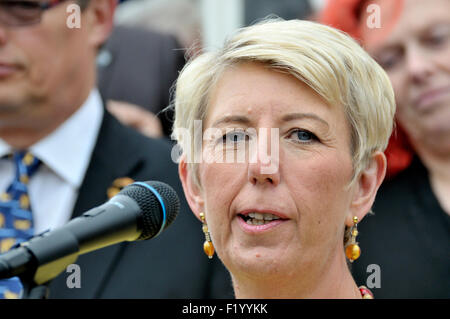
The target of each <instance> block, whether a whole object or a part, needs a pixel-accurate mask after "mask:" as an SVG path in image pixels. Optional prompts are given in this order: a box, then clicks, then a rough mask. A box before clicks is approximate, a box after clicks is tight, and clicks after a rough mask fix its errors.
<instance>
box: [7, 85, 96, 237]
mask: <svg viewBox="0 0 450 319" xmlns="http://www.w3.org/2000/svg"><path fill="white" fill-rule="evenodd" d="M103 112H104V110H103V106H102V99H101V97H100V94H99V92H98V90H97V89H94V90H92V92H91V93H90V95H89V97H88V98H87V100H86V101H85V103H84V104H83V105H82V106H81V108H79V109H78V110H77V111H76V112H75V113H74V114H73V115H72V116H71V117H70V118H69V119H67V120H66V121H65V122H64V123H63V124H61V125H60V126H59V127H58V128H57V129H56V130H55V131H54V132H52V133H51V134H50V135H48V136H46V137H45V138H44V139H42V140H40V141H39V142H37V143H36V144H34V145H33V146H31V147H30V148H29V149H28V151H30V152H31V153H32V154H33V155H34V156H36V157H37V158H39V159H40V160H41V161H42V163H41V165H40V166H39V169H38V171H37V172H36V173H35V174H34V175H33V176H32V177H31V179H30V182H29V185H28V193H29V196H30V204H31V209H32V212H33V221H34V230H35V234H39V233H41V232H43V231H45V230H47V229H54V228H56V227H60V226H62V225H64V224H65V223H66V222H67V221H68V220H69V219H70V217H71V215H72V210H73V208H74V205H75V202H76V199H77V197H78V191H79V188H80V186H81V183H82V182H83V179H84V175H85V174H86V170H87V168H88V165H89V162H90V158H91V155H92V151H93V150H94V146H95V143H96V141H97V136H98V133H99V130H100V126H101V122H102V118H103ZM12 151H13V149H12V147H11V146H9V145H8V144H7V143H6V142H5V141H3V140H2V139H0V158H1V157H3V156H4V155H6V154H10V153H12ZM14 174H15V168H14V164H13V163H12V161H11V159H8V158H4V159H1V160H0V192H5V191H6V190H7V188H8V186H9V185H10V184H11V182H12V180H13V178H14Z"/></svg>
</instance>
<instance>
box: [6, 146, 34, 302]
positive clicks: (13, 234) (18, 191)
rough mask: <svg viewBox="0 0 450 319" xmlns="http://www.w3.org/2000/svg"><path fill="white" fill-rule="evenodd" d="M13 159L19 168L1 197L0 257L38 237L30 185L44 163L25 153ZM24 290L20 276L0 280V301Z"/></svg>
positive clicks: (14, 156) (15, 155) (22, 152)
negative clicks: (15, 246)
mask: <svg viewBox="0 0 450 319" xmlns="http://www.w3.org/2000/svg"><path fill="white" fill-rule="evenodd" d="M13 160H14V165H15V167H16V174H15V177H14V180H13V181H12V183H11V185H10V186H9V187H8V189H7V190H6V192H5V193H3V194H1V195H0V254H1V253H5V252H7V251H8V250H9V249H10V248H11V247H12V246H14V245H16V244H19V243H21V242H24V241H27V240H28V239H29V238H30V237H32V236H33V235H34V227H33V215H32V213H31V206H30V199H29V196H28V186H27V185H28V181H29V179H30V177H31V176H32V175H33V174H34V173H35V172H36V171H37V169H38V167H39V164H40V161H39V160H38V159H37V158H35V157H33V155H31V153H28V152H25V151H21V152H16V153H14V154H13ZM21 291H22V284H21V282H20V280H19V278H18V277H13V278H10V279H4V280H0V299H5V298H6V299H12V298H19V296H20V294H21Z"/></svg>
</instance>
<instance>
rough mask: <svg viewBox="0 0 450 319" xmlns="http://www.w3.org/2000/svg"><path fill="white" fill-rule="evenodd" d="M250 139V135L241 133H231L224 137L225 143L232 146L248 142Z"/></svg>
mask: <svg viewBox="0 0 450 319" xmlns="http://www.w3.org/2000/svg"><path fill="white" fill-rule="evenodd" d="M248 139H249V136H248V134H246V133H245V132H239V131H234V132H229V133H227V134H225V135H224V136H222V141H223V143H231V144H235V143H239V142H242V141H247V140H248Z"/></svg>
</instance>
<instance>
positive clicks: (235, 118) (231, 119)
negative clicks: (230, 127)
mask: <svg viewBox="0 0 450 319" xmlns="http://www.w3.org/2000/svg"><path fill="white" fill-rule="evenodd" d="M229 123H239V124H249V123H250V120H249V118H248V117H245V116H242V115H228V116H224V117H222V118H219V119H218V120H216V121H215V122H214V123H213V124H212V127H216V126H218V125H219V124H229Z"/></svg>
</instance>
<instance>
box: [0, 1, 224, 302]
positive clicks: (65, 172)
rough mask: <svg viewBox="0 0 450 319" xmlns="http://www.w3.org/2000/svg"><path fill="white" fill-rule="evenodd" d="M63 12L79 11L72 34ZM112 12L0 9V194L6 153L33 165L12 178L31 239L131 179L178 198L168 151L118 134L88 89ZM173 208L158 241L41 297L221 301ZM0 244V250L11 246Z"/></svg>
mask: <svg viewBox="0 0 450 319" xmlns="http://www.w3.org/2000/svg"><path fill="white" fill-rule="evenodd" d="M72 4H78V5H80V7H81V20H80V22H81V24H80V26H81V28H75V29H71V28H70V27H68V25H67V24H66V22H67V19H68V15H69V14H68V13H67V8H68V7H67V6H68V5H72ZM115 6H116V0H95V1H89V0H78V1H65V0H59V1H36V2H23V1H2V2H0V158H1V160H0V192H2V191H4V192H5V194H7V193H8V191H9V190H10V187H11V186H9V187H8V185H9V184H10V183H11V180H14V178H15V177H14V176H15V174H14V171H15V167H14V164H15V162H14V163H13V161H11V158H7V157H6V156H7V155H8V154H17V151H21V152H24V151H26V152H29V153H30V154H32V155H30V156H32V157H33V158H37V159H38V160H39V162H40V166H39V167H38V169H37V171H36V173H35V174H34V175H33V176H32V177H30V179H29V180H27V179H25V180H23V179H22V177H21V178H20V183H22V184H23V186H24V187H25V189H26V190H27V191H28V195H29V201H30V203H29V204H30V205H31V206H30V205H28V208H29V209H30V211H31V208H32V217H33V220H32V224H31V225H32V229H33V232H34V233H40V232H42V231H44V230H47V229H54V228H56V227H59V226H62V225H63V224H64V223H66V222H67V221H68V220H69V219H70V218H73V217H76V216H79V215H80V214H81V213H82V212H84V211H86V210H89V209H90V208H92V207H94V206H97V205H100V204H102V203H103V202H105V201H106V200H107V199H108V196H107V194H108V192H109V193H110V194H114V193H115V192H116V191H117V189H119V188H120V187H121V186H123V185H125V184H127V183H129V182H130V181H132V180H150V179H152V180H160V181H163V182H166V183H168V184H170V185H172V186H173V187H174V189H175V190H176V191H177V193H178V194H182V191H181V188H180V185H179V184H178V176H177V173H176V169H175V166H174V163H172V161H171V158H170V144H167V143H166V142H163V141H161V140H153V139H148V138H146V137H144V136H142V135H140V134H139V133H137V132H136V131H134V130H132V129H130V128H127V127H125V126H123V125H121V124H120V123H119V122H118V121H117V120H116V119H115V118H114V117H113V116H111V114H109V113H108V112H107V111H106V110H105V108H104V102H103V101H102V98H101V96H100V94H99V92H98V90H97V89H96V84H95V83H96V70H95V60H96V55H97V52H98V48H99V47H100V46H101V45H102V43H103V42H104V41H105V39H106V38H107V37H108V35H109V33H110V30H111V28H112V21H113V14H114V10H115ZM15 158H16V156H15V155H14V159H15ZM25 162H26V161H25ZM19 166H20V164H19ZM16 177H17V176H16ZM5 198H7V196H6V197H5V196H3V197H2V199H3V200H4V199H5ZM181 202H182V205H181V207H182V208H181V211H180V214H179V216H178V218H177V220H176V221H175V222H174V225H172V226H171V227H170V228H169V229H168V230H167V231H165V232H164V233H162V234H161V235H160V236H159V237H158V238H156V239H153V240H151V241H144V242H138V243H122V244H119V245H114V246H111V247H108V248H105V249H102V250H99V251H96V252H92V253H89V254H86V255H83V256H81V257H80V258H79V259H78V260H77V264H78V265H79V266H80V269H81V278H80V279H81V288H69V287H68V285H67V277H68V275H69V274H67V273H62V274H61V275H60V276H59V277H57V278H56V279H55V280H53V281H52V283H51V284H50V297H56V298H204V297H223V296H225V297H226V296H229V295H228V294H229V293H230V291H231V289H230V284H229V280H228V278H227V275H226V273H225V271H224V270H223V268H222V266H221V264H220V263H218V261H215V262H213V263H207V258H206V257H205V256H204V255H203V252H202V242H203V238H202V233H201V226H200V225H199V224H198V223H197V222H196V221H195V220H194V218H191V216H190V215H191V214H187V213H186V210H187V205H186V203H185V201H184V199H182V200H181ZM30 207H31V208H30ZM13 217H14V216H6V217H5V216H3V217H2V218H3V220H8V219H11V218H13ZM14 225H16V224H14ZM17 225H21V227H22V226H23V223H21V224H17ZM28 226H30V225H28ZM2 227H3V228H4V230H5V229H6V228H8V224H7V223H3V224H0V228H2ZM6 230H8V229H6ZM9 230H12V229H9ZM4 233H7V232H4ZM0 240H1V241H2V243H0V244H1V245H0V247H1V248H2V249H3V250H6V249H7V248H9V247H8V246H11V245H12V244H13V243H14V240H15V239H14V238H3V239H2V238H0ZM181 265H182V267H181ZM10 295H13V294H10Z"/></svg>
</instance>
